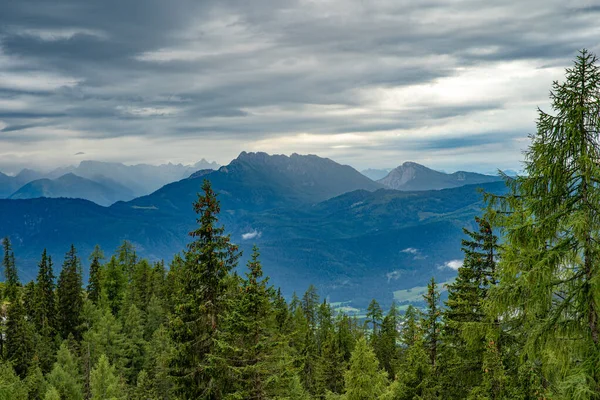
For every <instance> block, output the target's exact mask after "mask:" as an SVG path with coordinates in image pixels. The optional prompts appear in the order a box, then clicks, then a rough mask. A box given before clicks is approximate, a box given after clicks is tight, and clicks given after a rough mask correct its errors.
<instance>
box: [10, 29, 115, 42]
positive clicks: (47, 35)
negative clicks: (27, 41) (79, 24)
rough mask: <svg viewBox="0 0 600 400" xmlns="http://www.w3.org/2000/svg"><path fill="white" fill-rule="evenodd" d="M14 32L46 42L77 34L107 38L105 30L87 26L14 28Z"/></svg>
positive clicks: (68, 37) (65, 38)
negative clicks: (87, 27)
mask: <svg viewBox="0 0 600 400" xmlns="http://www.w3.org/2000/svg"><path fill="white" fill-rule="evenodd" d="M12 31H13V33H14V34H16V35H19V36H27V37H33V38H37V39H40V40H43V41H45V42H57V41H59V40H69V39H72V38H73V37H74V36H77V35H86V36H93V37H95V38H98V39H107V38H108V35H107V34H106V33H105V32H102V31H99V30H96V29H86V28H60V29H37V28H26V29H13V30H12Z"/></svg>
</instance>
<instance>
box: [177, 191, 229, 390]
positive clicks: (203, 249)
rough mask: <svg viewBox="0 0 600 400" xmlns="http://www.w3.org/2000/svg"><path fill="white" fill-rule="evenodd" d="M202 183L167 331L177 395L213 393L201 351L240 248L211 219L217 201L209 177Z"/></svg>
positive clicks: (209, 343) (205, 350) (208, 345)
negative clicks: (195, 224)
mask: <svg viewBox="0 0 600 400" xmlns="http://www.w3.org/2000/svg"><path fill="white" fill-rule="evenodd" d="M202 189H203V191H204V194H203V195H199V196H198V200H197V201H196V202H195V203H194V210H195V212H196V214H197V215H198V219H197V222H198V225H199V226H198V228H197V229H196V230H194V231H192V232H191V233H190V235H191V236H192V238H193V239H194V240H193V241H192V242H191V243H190V244H189V245H188V250H187V252H186V253H185V262H184V263H183V265H182V266H181V268H180V270H179V271H177V273H178V275H179V276H178V280H177V282H178V283H177V289H176V293H175V294H174V296H173V301H174V303H175V304H176V306H175V308H174V313H173V318H171V332H172V337H173V341H174V342H175V344H176V348H177V353H176V355H175V357H174V362H173V365H174V373H175V375H176V376H178V377H179V378H180V386H179V388H180V392H181V395H182V396H183V397H188V398H199V397H202V398H207V399H212V398H215V397H216V396H217V392H218V388H217V387H216V386H215V381H214V379H215V376H212V375H211V371H210V370H207V369H206V368H205V367H206V365H205V362H206V355H207V354H209V353H210V352H211V351H212V348H213V339H214V337H215V334H216V332H217V330H218V329H219V322H220V317H221V314H222V312H223V309H224V306H225V295H226V293H227V278H228V276H229V272H230V271H231V270H232V269H233V268H234V267H235V266H236V265H237V260H238V258H239V253H238V248H237V246H235V245H233V244H231V242H230V237H229V236H226V235H225V234H224V228H222V227H218V226H217V225H216V224H217V222H218V218H217V216H218V214H219V212H220V206H219V202H218V201H217V197H216V194H215V193H214V191H213V190H212V188H211V185H210V182H209V181H208V180H205V181H204V184H203V187H202Z"/></svg>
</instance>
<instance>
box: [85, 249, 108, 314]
mask: <svg viewBox="0 0 600 400" xmlns="http://www.w3.org/2000/svg"><path fill="white" fill-rule="evenodd" d="M103 259H104V253H103V252H102V250H101V249H100V246H98V245H96V247H94V251H93V252H92V254H91V255H90V260H91V262H92V263H91V264H90V277H89V279H88V286H87V294H88V299H90V300H91V301H92V302H94V303H96V302H98V299H100V294H101V293H102V266H101V265H100V261H101V260H103Z"/></svg>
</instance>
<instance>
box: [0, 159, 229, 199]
mask: <svg viewBox="0 0 600 400" xmlns="http://www.w3.org/2000/svg"><path fill="white" fill-rule="evenodd" d="M219 167H220V166H219V165H218V164H217V163H215V162H208V161H206V160H205V159H202V160H201V161H199V162H197V163H196V164H193V165H183V164H171V163H169V164H163V165H148V164H137V165H125V164H121V163H108V162H101V161H82V162H81V163H80V164H79V165H78V166H76V167H75V166H69V167H64V168H58V169H55V170H53V171H50V172H48V173H42V172H37V171H33V170H30V169H24V170H22V171H21V172H20V173H19V174H17V175H16V176H14V177H11V176H8V175H6V174H2V173H0V198H12V199H31V198H36V197H68V198H82V199H86V200H90V201H93V202H95V203H97V204H100V205H110V204H113V203H115V202H116V201H128V200H132V199H134V198H136V197H139V196H143V195H146V194H149V193H152V192H153V191H155V190H157V189H159V188H160V187H162V186H164V185H166V184H167V183H170V182H173V181H177V180H180V179H183V178H186V177H188V176H189V175H190V174H192V173H194V172H196V171H198V170H201V169H211V170H214V169H218V168H219Z"/></svg>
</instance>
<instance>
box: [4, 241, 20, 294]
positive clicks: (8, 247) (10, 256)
mask: <svg viewBox="0 0 600 400" xmlns="http://www.w3.org/2000/svg"><path fill="white" fill-rule="evenodd" d="M2 245H3V246H4V259H3V262H2V265H3V266H4V285H5V286H4V297H6V298H7V299H8V300H9V301H14V300H15V299H16V298H17V295H18V286H19V285H20V282H19V275H18V273H17V266H16V263H15V253H14V252H13V251H12V244H11V243H10V239H9V238H8V237H5V238H4V239H3V241H2Z"/></svg>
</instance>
